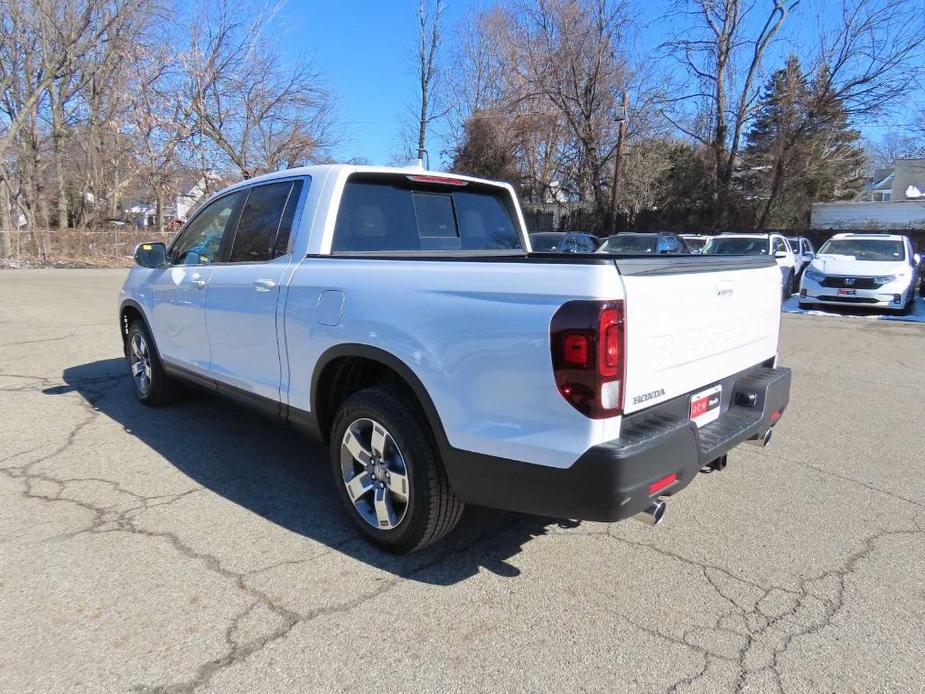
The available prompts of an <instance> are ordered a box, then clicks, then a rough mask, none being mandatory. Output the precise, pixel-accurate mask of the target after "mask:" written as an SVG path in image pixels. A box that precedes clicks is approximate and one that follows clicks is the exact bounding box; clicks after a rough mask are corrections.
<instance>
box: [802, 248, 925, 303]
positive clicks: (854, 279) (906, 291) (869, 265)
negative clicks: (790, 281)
mask: <svg viewBox="0 0 925 694" xmlns="http://www.w3.org/2000/svg"><path fill="white" fill-rule="evenodd" d="M919 260H920V258H919V256H918V255H917V254H916V253H914V252H913V250H912V244H911V243H910V241H909V239H908V238H907V237H905V236H900V235H898V234H836V235H835V236H833V237H832V238H831V239H829V240H828V241H826V242H825V243H824V244H823V245H822V247H821V248H820V249H819V252H818V253H816V257H815V259H814V260H813V261H812V262H811V263H810V264H809V267H807V268H806V271H805V272H804V273H803V279H802V281H801V283H800V308H813V307H814V306H817V305H825V304H828V305H832V306H846V305H850V306H864V307H870V308H881V309H888V310H891V311H904V312H907V311H909V309H910V308H911V307H912V303H913V301H914V300H915V281H916V269H917V268H918V265H919Z"/></svg>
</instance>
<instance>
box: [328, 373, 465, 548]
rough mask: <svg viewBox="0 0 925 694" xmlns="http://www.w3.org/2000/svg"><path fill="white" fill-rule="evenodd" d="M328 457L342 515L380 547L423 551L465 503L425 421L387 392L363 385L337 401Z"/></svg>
mask: <svg viewBox="0 0 925 694" xmlns="http://www.w3.org/2000/svg"><path fill="white" fill-rule="evenodd" d="M330 458H331V467H332V470H333V473H334V484H335V486H336V488H337V493H338V496H339V497H340V499H341V501H342V502H343V504H344V507H345V508H346V510H347V513H348V515H349V516H350V517H351V518H352V519H353V522H354V523H355V524H356V526H357V527H358V528H359V530H360V532H361V533H362V534H363V535H364V536H365V537H367V538H368V539H370V540H372V541H373V542H374V543H376V544H377V545H380V546H381V547H383V548H385V549H388V550H392V551H397V552H409V551H414V550H417V549H421V548H423V547H426V546H427V545H429V544H431V543H433V542H436V541H437V540H439V539H440V538H442V537H443V536H444V535H446V534H448V533H449V532H450V531H451V530H453V528H455V527H456V524H457V523H458V522H459V519H460V517H461V516H462V511H463V508H464V506H465V505H464V504H463V502H462V501H460V500H459V499H458V498H457V497H456V496H455V495H454V494H453V490H452V489H451V488H450V484H449V480H448V479H447V477H446V472H445V471H444V469H443V465H442V463H441V462H440V459H439V454H438V452H437V450H436V447H435V446H434V444H433V442H432V438H431V436H430V433H429V430H428V427H427V424H426V423H425V421H424V419H423V417H422V416H421V415H420V414H419V413H418V412H417V410H416V409H415V408H413V407H411V406H410V405H409V404H408V403H406V402H405V401H404V400H403V399H401V398H400V397H398V396H397V395H396V394H395V393H394V392H393V391H392V390H391V389H389V388H386V387H381V386H377V387H373V388H367V389H364V390H361V391H358V392H356V393H354V394H353V395H351V396H349V397H348V398H347V399H346V400H345V401H344V403H343V404H342V405H341V407H340V410H339V411H338V413H337V417H336V419H335V421H334V426H333V428H332V430H331V447H330Z"/></svg>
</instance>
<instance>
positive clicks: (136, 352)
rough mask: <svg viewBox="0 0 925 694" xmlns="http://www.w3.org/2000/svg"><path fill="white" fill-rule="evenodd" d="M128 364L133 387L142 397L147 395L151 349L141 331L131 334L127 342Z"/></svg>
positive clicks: (148, 391) (149, 388)
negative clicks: (129, 340) (130, 338)
mask: <svg viewBox="0 0 925 694" xmlns="http://www.w3.org/2000/svg"><path fill="white" fill-rule="evenodd" d="M129 366H130V367H131V371H132V379H133V380H134V381H135V388H137V389H138V393H139V394H140V395H141V396H142V397H145V396H147V395H148V393H150V392H151V351H150V350H149V349H148V343H147V341H145V338H144V336H143V335H141V333H135V334H134V335H132V340H131V342H130V343H129Z"/></svg>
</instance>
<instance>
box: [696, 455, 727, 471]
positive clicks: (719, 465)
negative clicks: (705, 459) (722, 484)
mask: <svg viewBox="0 0 925 694" xmlns="http://www.w3.org/2000/svg"><path fill="white" fill-rule="evenodd" d="M725 469H726V456H725V455H721V456H720V457H719V458H717V459H716V460H713V461H711V462H709V463H707V464H706V465H704V466H703V467H702V468H700V472H722V471H723V470H725Z"/></svg>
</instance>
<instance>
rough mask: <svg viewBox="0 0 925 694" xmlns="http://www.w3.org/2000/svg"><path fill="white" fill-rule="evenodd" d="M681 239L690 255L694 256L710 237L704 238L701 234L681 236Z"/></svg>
mask: <svg viewBox="0 0 925 694" xmlns="http://www.w3.org/2000/svg"><path fill="white" fill-rule="evenodd" d="M681 238H682V239H684V243H686V244H687V247H688V248H689V249H690V251H691V253H694V254H695V255H696V254H699V253H700V252H701V251H702V250H703V247H704V246H705V245H706V243H707V241H709V240H710V238H711V237H710V236H704V235H703V234H681Z"/></svg>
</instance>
